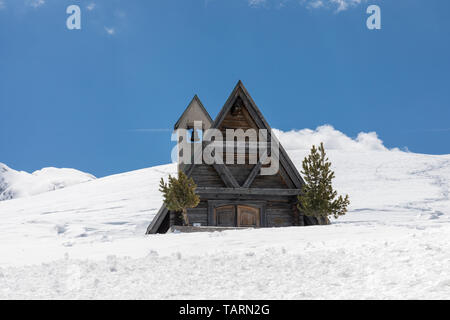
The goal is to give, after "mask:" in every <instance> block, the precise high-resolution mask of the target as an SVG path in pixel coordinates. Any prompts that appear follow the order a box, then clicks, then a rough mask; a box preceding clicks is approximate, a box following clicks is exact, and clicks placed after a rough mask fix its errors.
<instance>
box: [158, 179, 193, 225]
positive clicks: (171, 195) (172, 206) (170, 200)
mask: <svg viewBox="0 0 450 320" xmlns="http://www.w3.org/2000/svg"><path fill="white" fill-rule="evenodd" d="M196 188H197V185H196V184H195V183H194V180H193V179H192V178H188V177H187V176H186V174H185V173H184V172H182V171H179V172H178V179H177V178H175V177H172V176H170V175H169V182H168V183H166V182H164V179H163V178H161V182H160V183H159V191H161V192H162V194H163V198H164V204H165V205H166V207H167V209H169V210H171V211H175V212H181V214H182V217H183V223H184V225H186V226H188V225H189V218H188V214H187V209H188V208H195V207H196V206H197V205H198V203H199V202H200V198H199V197H198V195H196V194H195V189H196Z"/></svg>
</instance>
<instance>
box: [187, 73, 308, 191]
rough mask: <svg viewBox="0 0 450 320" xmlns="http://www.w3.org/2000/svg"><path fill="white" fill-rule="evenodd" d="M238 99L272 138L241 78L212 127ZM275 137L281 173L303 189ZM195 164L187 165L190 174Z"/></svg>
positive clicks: (267, 125)
mask: <svg viewBox="0 0 450 320" xmlns="http://www.w3.org/2000/svg"><path fill="white" fill-rule="evenodd" d="M237 99H241V100H242V102H243V103H244V105H245V108H246V109H247V111H248V113H249V115H250V117H251V121H253V122H254V123H255V124H256V125H257V127H258V129H266V130H267V131H268V139H270V138H271V135H272V128H271V127H270V125H269V124H268V123H267V121H266V119H265V118H264V116H263V115H262V113H261V111H260V110H259V108H258V107H257V106H256V103H255V102H254V101H253V99H252V97H251V96H250V94H249V93H248V91H247V89H246V88H245V87H244V84H243V83H242V81H240V80H239V82H238V83H237V85H236V86H235V88H234V90H233V91H232V92H231V94H230V96H229V97H228V99H227V101H226V102H225V104H224V106H223V107H222V109H221V110H220V112H219V114H218V115H217V117H216V119H215V120H214V122H213V124H212V126H211V128H215V129H218V128H220V127H221V125H222V123H223V121H224V120H225V118H226V116H227V114H228V113H229V112H230V110H231V108H232V107H233V106H234V104H235V102H236V100H237ZM273 138H274V139H276V141H277V142H278V145H279V158H280V159H279V160H280V174H282V175H287V177H286V178H290V179H291V180H292V182H293V183H294V187H295V188H297V189H301V187H302V186H303V185H304V181H303V179H302V177H301V176H300V173H299V172H298V170H297V168H296V167H295V165H294V164H293V163H292V161H291V159H290V158H289V156H288V154H287V152H286V150H285V149H284V148H283V146H282V145H281V143H280V142H279V141H278V139H277V138H276V136H273ZM194 166H195V164H191V165H190V166H188V167H187V169H186V173H187V174H188V175H190V174H191V173H192V170H193V168H194ZM250 186H251V185H250Z"/></svg>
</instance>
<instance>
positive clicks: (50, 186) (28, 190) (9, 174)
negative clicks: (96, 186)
mask: <svg viewBox="0 0 450 320" xmlns="http://www.w3.org/2000/svg"><path fill="white" fill-rule="evenodd" d="M94 179H95V177H94V176H93V175H90V174H87V173H84V172H81V171H78V170H75V169H58V168H44V169H42V170H38V171H35V172H33V173H31V174H30V173H27V172H24V171H16V170H13V169H11V168H9V167H8V166H7V165H5V164H3V163H0V201H4V200H10V199H15V198H23V197H27V196H32V195H36V194H40V193H44V192H48V191H53V190H57V189H62V188H65V187H68V186H71V185H75V184H78V183H82V182H87V181H91V180H94Z"/></svg>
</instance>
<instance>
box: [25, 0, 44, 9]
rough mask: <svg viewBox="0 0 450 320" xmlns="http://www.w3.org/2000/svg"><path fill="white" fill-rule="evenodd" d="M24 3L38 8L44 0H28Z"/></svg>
mask: <svg viewBox="0 0 450 320" xmlns="http://www.w3.org/2000/svg"><path fill="white" fill-rule="evenodd" d="M26 3H27V4H28V5H29V6H31V7H33V8H39V7H41V6H43V5H44V4H45V0H28V1H27V2H26Z"/></svg>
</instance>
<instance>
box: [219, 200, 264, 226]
mask: <svg viewBox="0 0 450 320" xmlns="http://www.w3.org/2000/svg"><path fill="white" fill-rule="evenodd" d="M214 214H215V218H216V219H215V220H216V223H217V226H219V227H256V228H258V227H260V221H261V210H260V208H255V207H252V206H247V205H226V206H221V207H217V208H215V209H214Z"/></svg>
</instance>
